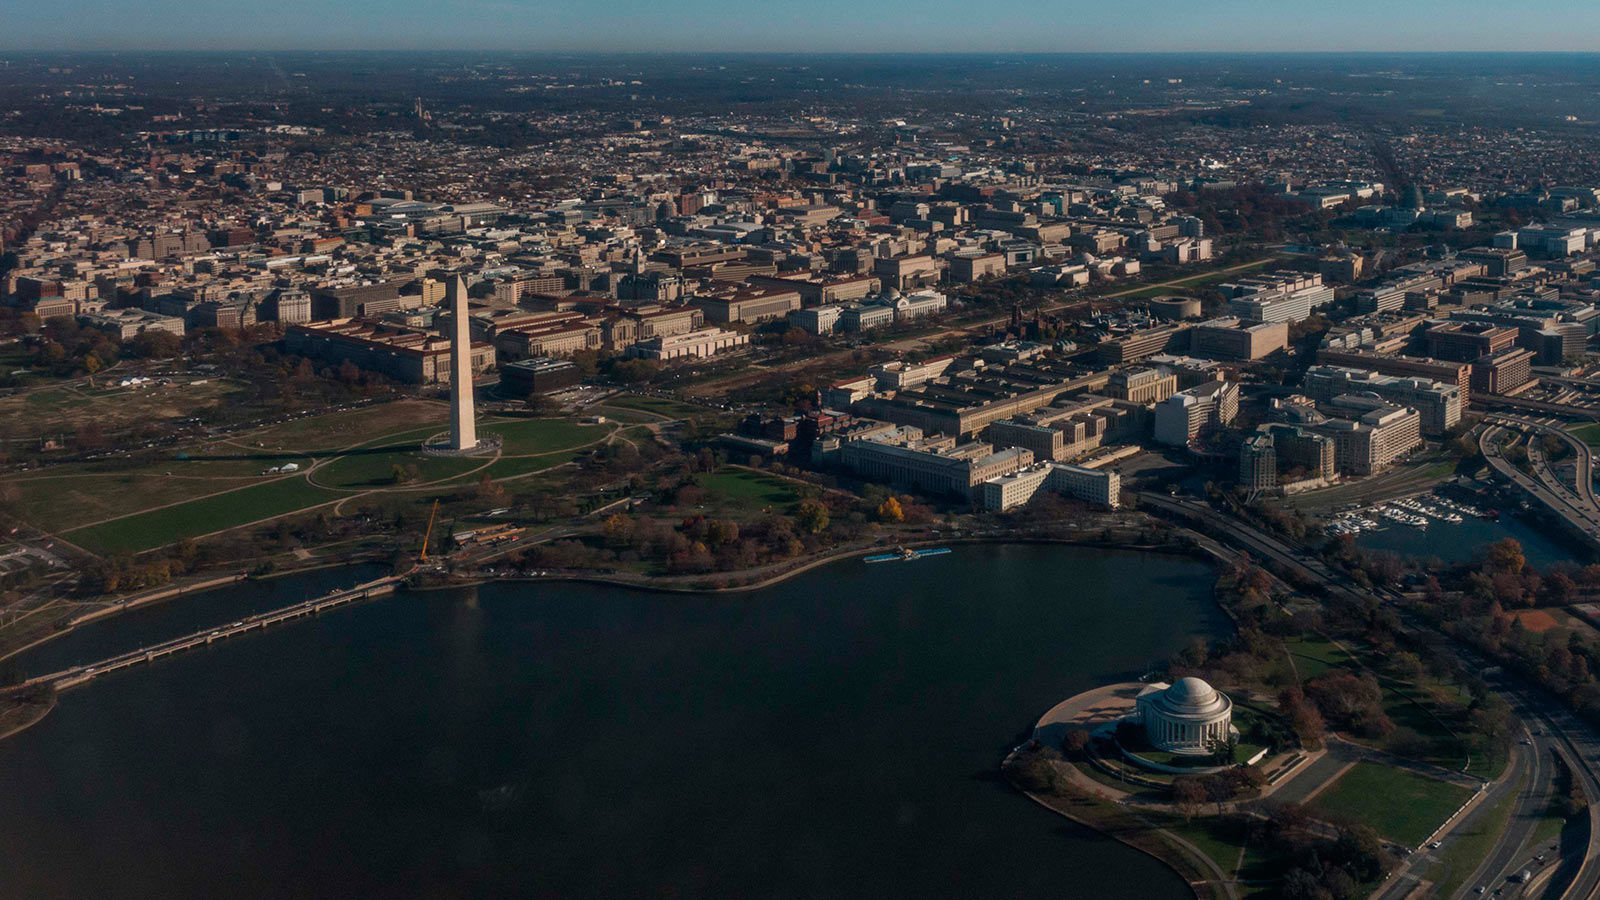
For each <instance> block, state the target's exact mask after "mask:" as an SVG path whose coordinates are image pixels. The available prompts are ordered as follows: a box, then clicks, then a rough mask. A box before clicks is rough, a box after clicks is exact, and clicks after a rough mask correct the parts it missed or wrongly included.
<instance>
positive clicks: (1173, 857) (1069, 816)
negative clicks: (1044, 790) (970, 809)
mask: <svg viewBox="0 0 1600 900" xmlns="http://www.w3.org/2000/svg"><path fill="white" fill-rule="evenodd" d="M1021 749H1022V748H1021V747H1018V748H1015V749H1013V750H1012V751H1011V752H1009V753H1007V754H1006V756H1005V758H1004V759H1003V760H1001V762H1000V774H1001V777H1002V778H1004V779H1005V782H1006V785H1007V786H1009V787H1010V788H1011V789H1012V790H1014V791H1016V792H1017V793H1019V794H1021V795H1022V796H1024V797H1026V798H1028V799H1029V800H1032V801H1033V802H1034V803H1037V804H1038V805H1039V806H1041V807H1043V808H1045V809H1046V810H1049V811H1050V812H1052V813H1055V814H1056V815H1058V816H1060V817H1062V818H1063V819H1066V820H1067V821H1069V822H1072V823H1074V824H1076V825H1079V826H1081V827H1083V828H1087V829H1089V830H1090V831H1093V832H1094V833H1095V834H1098V835H1100V836H1101V837H1105V838H1110V839H1111V840H1114V841H1116V842H1117V843H1119V844H1122V845H1123V846H1125V847H1131V848H1133V849H1134V850H1137V851H1139V852H1140V853H1143V854H1144V855H1146V856H1148V857H1150V858H1151V859H1153V860H1155V861H1156V862H1159V863H1161V864H1162V865H1163V866H1166V867H1167V868H1168V869H1169V870H1171V871H1172V873H1173V874H1174V875H1176V876H1178V878H1179V879H1181V880H1182V881H1183V882H1184V884H1185V885H1187V886H1188V888H1189V891H1190V892H1191V893H1192V894H1193V896H1194V897H1195V900H1230V898H1231V897H1232V896H1233V895H1232V894H1231V893H1230V892H1229V891H1228V890H1227V888H1226V887H1225V885H1226V884H1227V882H1223V883H1222V884H1217V883H1216V882H1215V881H1214V878H1213V873H1211V872H1208V871H1206V870H1205V866H1203V865H1201V864H1200V863H1199V862H1197V861H1196V860H1195V859H1192V858H1190V857H1189V856H1188V855H1186V854H1185V852H1184V848H1182V847H1169V844H1171V843H1174V842H1176V841H1179V840H1182V839H1181V838H1178V837H1177V836H1176V835H1173V834H1171V833H1170V832H1168V831H1166V829H1164V828H1159V827H1156V826H1153V825H1150V824H1148V823H1145V822H1143V821H1140V825H1141V826H1142V827H1141V829H1139V830H1136V831H1130V830H1129V829H1127V828H1114V827H1110V826H1108V825H1107V824H1106V823H1104V822H1100V821H1096V820H1095V819H1093V818H1091V817H1089V816H1086V815H1082V814H1077V813H1074V812H1072V811H1070V809H1069V808H1068V807H1069V803H1067V802H1059V801H1058V802H1052V800H1054V799H1055V798H1049V797H1044V796H1041V795H1039V794H1036V793H1034V792H1033V791H1030V790H1028V789H1027V788H1024V787H1023V786H1022V785H1020V784H1018V783H1017V781H1016V779H1014V778H1013V777H1012V776H1011V774H1010V772H1009V771H1008V764H1009V763H1010V762H1011V761H1012V760H1013V759H1014V758H1015V757H1016V756H1017V754H1018V753H1019V752H1020V751H1021ZM1089 802H1090V803H1091V804H1092V803H1094V802H1096V801H1094V800H1092V799H1091V800H1090V801H1089ZM1129 815H1133V814H1132V813H1129ZM1134 818H1135V819H1136V820H1137V819H1138V817H1137V816H1136V815H1135V816H1134ZM1137 837H1144V838H1147V840H1137V839H1136V838H1137ZM1151 843H1154V844H1156V846H1150V844H1151ZM1190 852H1197V851H1193V850H1192V849H1191V850H1190ZM1169 854H1170V855H1169Z"/></svg>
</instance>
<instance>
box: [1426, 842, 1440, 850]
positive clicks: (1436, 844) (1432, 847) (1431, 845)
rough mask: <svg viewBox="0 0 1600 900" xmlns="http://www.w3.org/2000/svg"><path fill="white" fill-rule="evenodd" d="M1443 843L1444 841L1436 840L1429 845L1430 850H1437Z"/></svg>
mask: <svg viewBox="0 0 1600 900" xmlns="http://www.w3.org/2000/svg"><path fill="white" fill-rule="evenodd" d="M1441 843H1443V842H1442V841H1434V842H1433V843H1431V844H1429V845H1428V849H1429V850H1437V849H1439V845H1440V844H1441Z"/></svg>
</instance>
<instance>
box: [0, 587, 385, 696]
mask: <svg viewBox="0 0 1600 900" xmlns="http://www.w3.org/2000/svg"><path fill="white" fill-rule="evenodd" d="M399 583H400V578H399V576H396V575H386V576H384V577H382V578H379V579H376V580H374V581H369V582H366V583H365V584H358V585H356V586H355V587H352V588H346V589H345V590H340V591H333V592H332V593H328V594H324V595H322V596H320V597H313V598H311V599H309V600H303V601H301V602H299V603H296V604H294V605H292V606H285V607H281V608H279V609H274V610H271V611H269V612H264V613H256V614H255V615H252V616H246V617H245V618H243V619H240V620H239V621H237V622H232V623H229V624H227V625H219V626H216V627H214V628H207V629H205V630H203V631H197V632H195V633H194V634H190V635H185V636H183V637H179V638H173V639H172V640H170V641H163V642H161V643H159V644H152V645H150V646H148V647H141V648H139V649H138V650H133V651H130V652H128V653H123V654H119V655H117V656H113V657H111V658H110V659H104V660H101V661H100V662H97V663H91V664H89V665H84V666H73V667H72V668H70V669H64V670H62V671H60V672H51V673H50V674H48V675H36V676H34V677H32V678H29V679H28V680H27V681H24V682H23V683H22V684H21V685H18V688H23V687H30V686H36V685H40V684H48V685H51V686H52V687H54V688H55V689H56V690H58V691H59V690H65V689H66V688H70V687H76V686H78V685H80V684H84V683H86V682H89V681H93V680H94V679H96V678H98V677H100V676H101V675H104V674H106V673H108V672H115V671H117V670H118V669H126V668H128V667H129V666H136V665H139V664H140V663H148V662H154V661H155V660H158V659H160V658H162V657H164V656H171V655H173V654H174V653H182V652H183V651H185V650H190V649H193V648H195V647H204V646H206V645H208V644H213V643H216V642H217V641H221V640H226V639H228V638H231V637H237V636H238V635H241V634H245V633H246V632H250V631H256V630H258V629H263V628H267V627H268V626H271V625H277V624H279V623H280V622H288V621H290V620H293V619H299V618H304V617H306V616H314V615H316V614H318V613H320V612H322V611H323V610H325V609H332V608H334V607H336V606H345V605H347V604H350V603H359V602H361V601H363V600H367V599H370V598H372V597H381V596H384V595H386V594H392V593H394V590H395V586H396V585H398V584H399Z"/></svg>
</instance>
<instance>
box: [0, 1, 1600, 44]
mask: <svg viewBox="0 0 1600 900" xmlns="http://www.w3.org/2000/svg"><path fill="white" fill-rule="evenodd" d="M1159 6H1161V7H1163V8H1158V9H1152V10H1150V14H1149V15H1145V16H1141V17H1139V18H1138V19H1137V20H1133V19H1130V18H1129V17H1128V16H1127V15H1125V14H1124V13H1123V12H1122V11H1121V10H1119V9H1114V8H1107V7H1104V6H1101V5H1095V4H1085V3H1071V4H1067V5H1060V4H1051V3H1045V2H1041V0H1029V2H1023V3H1014V4H1010V5H1008V6H1007V7H1006V8H1005V9H1004V10H1002V11H997V12H992V13H987V14H986V15H984V16H983V17H981V18H980V19H977V20H974V18H973V17H972V16H971V8H970V7H968V6H966V5H964V4H959V3H955V2H952V0H934V2H931V3H922V4H908V3H903V2H877V3H870V4H861V3H847V2H844V0H819V2H813V3H811V4H807V5H806V6H804V7H796V8H793V9H786V10H781V11H780V10H770V9H769V10H763V11H762V12H761V13H760V14H759V15H756V16H744V17H737V16H729V15H727V13H726V11H725V10H724V9H722V8H720V7H717V6H715V5H713V4H711V3H709V2H706V0H688V2H686V3H680V4H675V5H673V6H671V7H666V6H661V5H657V4H648V3H644V2H641V0H623V2H619V3H616V4H612V5H611V6H609V7H607V8H606V10H605V13H604V14H603V15H597V14H596V10H595V8H594V7H592V6H589V5H586V4H581V3H577V2H573V0H543V2H533V0H530V2H520V0H449V2H445V3H438V4H423V3H418V2H415V0H406V2H400V3H392V4H380V3H377V2H374V0H358V2H352V3H347V4H343V5H341V6H340V7H339V8H338V9H337V10H329V9H328V8H326V7H325V6H324V5H322V4H316V3H311V2H307V0H292V2H287V3H283V4H277V5H275V6H272V7H262V8H256V9H251V8H240V7H236V6H223V5H221V4H216V3H202V4H197V3H194V2H192V0H151V2H149V3H144V4H139V5H138V6H129V5H124V4H113V3H108V2H103V0H65V2H62V3H58V4H52V5H50V6H35V7H24V8H19V9H16V10H13V11H12V12H11V13H9V15H8V19H9V22H8V29H7V34H6V36H4V37H0V52H8V53H9V52H30V51H33V52H45V51H51V50H117V51H129V52H133V51H141V50H178V49H193V50H258V51H284V52H287V51H293V50H383V49H393V50H415V49H441V50H445V49H448V50H484V51H551V52H558V51H565V52H575V51H582V52H605V51H610V52H650V51H665V52H705V51H727V50H730V49H735V48H736V49H738V50H741V51H745V52H758V53H766V52H804V51H808V50H813V49H820V48H826V52H830V53H837V52H847V53H871V52H884V51H899V52H938V51H955V52H962V51H965V52H981V53H994V52H1029V53H1037V52H1072V53H1085V52H1117V53H1139V52H1173V53H1179V52H1219V53H1257V52H1274V51H1282V52H1318V51H1321V52H1437V51H1461V52H1500V51H1503V52H1514V51H1527V52H1586V51H1590V50H1592V49H1593V47H1592V42H1591V41H1590V40H1589V35H1591V34H1593V33H1595V31H1596V30H1597V29H1600V8H1596V7H1594V6H1592V5H1583V4H1567V5H1566V6H1565V8H1563V7H1562V6H1561V5H1559V4H1558V5H1555V6H1552V7H1544V8H1541V9H1539V10H1526V9H1520V8H1511V7H1506V6H1504V5H1500V4H1492V3H1487V2H1481V0H1470V2H1465V3H1446V2H1443V0H1423V2H1417V3H1411V4H1406V5H1405V6H1404V8H1396V7H1395V6H1393V5H1392V4H1384V3H1379V2H1375V0H1357V2H1353V3H1346V4H1340V5H1339V6H1337V7H1328V6H1324V5H1321V4H1309V3H1289V4H1279V5H1277V6H1276V7H1274V8H1271V9H1261V8H1259V7H1258V6H1256V5H1255V4H1251V3H1247V2H1244V0H1222V2H1217V3H1213V4H1210V5H1209V6H1207V7H1206V8H1205V9H1204V10H1203V11H1202V12H1201V13H1200V14H1198V15H1197V14H1196V10H1195V9H1194V8H1192V7H1180V6H1177V5H1175V4H1160V5H1159ZM1164 12H1165V13H1167V14H1166V15H1163V13H1164ZM63 21H70V22H72V23H73V28H72V29H71V31H70V33H67V32H66V31H65V30H64V29H63V28H62V25H61V23H62V22H63ZM308 22H315V23H316V26H317V29H318V30H317V31H316V32H315V33H313V32H311V31H310V30H308V29H307V27H306V23H308ZM735 35H736V36H737V40H736V41H732V42H730V41H729V39H728V38H729V37H730V36H735ZM797 35H798V36H803V40H797Z"/></svg>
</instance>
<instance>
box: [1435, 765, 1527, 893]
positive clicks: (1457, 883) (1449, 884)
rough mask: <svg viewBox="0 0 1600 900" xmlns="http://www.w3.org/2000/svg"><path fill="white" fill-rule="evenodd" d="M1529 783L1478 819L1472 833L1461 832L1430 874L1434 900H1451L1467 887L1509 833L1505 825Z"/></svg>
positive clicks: (1519, 787)
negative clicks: (1447, 899) (1439, 899)
mask: <svg viewBox="0 0 1600 900" xmlns="http://www.w3.org/2000/svg"><path fill="white" fill-rule="evenodd" d="M1527 784H1528V781H1527V779H1523V780H1522V782H1521V783H1520V784H1518V785H1517V789H1516V790H1514V791H1510V792H1508V793H1506V794H1505V795H1504V796H1502V797H1501V798H1500V799H1499V800H1496V801H1495V804H1494V806H1492V807H1490V808H1489V809H1488V811H1486V812H1484V813H1482V814H1481V815H1479V817H1478V822H1477V824H1476V825H1474V826H1473V827H1472V828H1471V830H1469V831H1466V832H1458V833H1457V837H1456V838H1455V840H1452V841H1451V842H1450V846H1448V847H1446V848H1444V850H1442V851H1441V852H1440V855H1439V861H1438V862H1436V863H1434V864H1433V867H1432V868H1431V869H1429V870H1428V872H1427V875H1428V877H1429V878H1432V879H1434V883H1435V885H1436V887H1435V889H1434V894H1433V895H1434V896H1435V897H1449V896H1451V895H1452V894H1454V893H1455V892H1456V891H1457V890H1458V889H1460V887H1461V885H1462V884H1464V883H1466V880H1467V878H1468V877H1470V876H1471V875H1472V873H1473V871H1474V870H1475V869H1477V868H1478V864H1479V863H1481V862H1483V859H1484V857H1486V856H1488V855H1489V851H1490V850H1493V849H1494V845H1495V841H1496V840H1498V839H1499V837H1500V833H1501V832H1503V831H1505V830H1506V823H1508V822H1510V821H1511V812H1512V810H1513V809H1515V807H1516V803H1517V798H1518V797H1520V796H1521V795H1522V791H1523V788H1525V787H1527Z"/></svg>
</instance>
